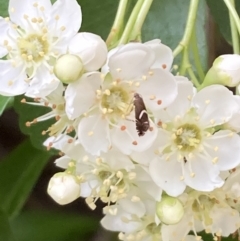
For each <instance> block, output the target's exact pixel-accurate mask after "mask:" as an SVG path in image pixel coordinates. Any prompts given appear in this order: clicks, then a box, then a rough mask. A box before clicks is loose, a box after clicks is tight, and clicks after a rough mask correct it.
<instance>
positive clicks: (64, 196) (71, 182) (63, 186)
mask: <svg viewBox="0 0 240 241" xmlns="http://www.w3.org/2000/svg"><path fill="white" fill-rule="evenodd" d="M47 191H48V194H49V195H50V196H51V197H52V198H53V199H54V201H56V202H57V203H59V204H61V205H65V204H68V203H71V202H73V201H74V200H76V199H77V198H78V197H79V196H80V185H79V183H78V182H77V178H76V177H75V176H73V175H71V174H67V173H65V172H59V173H56V174H55V175H54V176H53V177H52V178H51V179H50V181H49V184H48V190H47Z"/></svg>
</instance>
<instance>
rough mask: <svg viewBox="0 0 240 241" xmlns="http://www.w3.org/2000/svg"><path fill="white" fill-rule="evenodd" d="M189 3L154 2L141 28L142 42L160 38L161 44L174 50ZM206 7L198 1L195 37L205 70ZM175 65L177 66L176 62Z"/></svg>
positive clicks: (182, 0) (183, 27)
mask: <svg viewBox="0 0 240 241" xmlns="http://www.w3.org/2000/svg"><path fill="white" fill-rule="evenodd" d="M188 9H189V1H186V0H175V1H169V0H155V1H153V4H152V6H151V9H150V11H149V14H148V16H147V19H146V21H145V24H144V27H143V41H147V40H151V39H154V38H160V39H161V40H162V43H164V44H166V45H168V46H169V47H170V48H172V49H174V48H176V46H177V45H178V43H179V42H180V41H181V39H182V37H183V34H184V30H185V25H186V21H187V15H188ZM205 23H206V5H205V2H204V1H199V7H198V14H197V21H196V28H195V29H196V35H197V39H198V49H199V50H200V58H201V62H202V65H203V66H204V68H206V63H207V41H206V34H205ZM176 64H179V62H177V63H176Z"/></svg>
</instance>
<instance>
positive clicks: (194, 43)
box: [191, 29, 205, 81]
mask: <svg viewBox="0 0 240 241" xmlns="http://www.w3.org/2000/svg"><path fill="white" fill-rule="evenodd" d="M191 43H192V52H193V57H194V61H195V66H196V70H197V73H198V76H199V78H200V80H202V81H203V79H204V77H205V74H204V71H203V68H202V64H201V60H200V55H199V51H198V46H197V37H196V30H195V29H193V34H192V41H191Z"/></svg>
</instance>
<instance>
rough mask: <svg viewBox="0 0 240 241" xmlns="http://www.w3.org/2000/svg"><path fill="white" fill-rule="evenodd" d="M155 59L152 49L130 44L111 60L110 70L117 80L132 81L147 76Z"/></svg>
mask: <svg viewBox="0 0 240 241" xmlns="http://www.w3.org/2000/svg"><path fill="white" fill-rule="evenodd" d="M154 59H155V56H154V53H153V51H152V49H151V48H150V47H148V46H146V45H144V44H140V43H129V44H126V45H124V46H122V47H119V48H118V51H117V52H116V53H114V54H113V55H112V56H111V57H110V58H109V63H108V65H109V68H110V72H111V74H112V76H114V77H115V78H116V79H124V80H131V79H134V78H137V77H141V76H142V75H143V74H145V73H146V72H147V71H148V70H149V68H150V67H151V65H152V64H153V62H154Z"/></svg>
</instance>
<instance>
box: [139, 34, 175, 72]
mask: <svg viewBox="0 0 240 241" xmlns="http://www.w3.org/2000/svg"><path fill="white" fill-rule="evenodd" d="M144 44H146V45H147V46H149V47H151V49H152V50H153V51H154V53H155V55H156V59H155V62H154V64H153V65H152V67H151V68H153V69H155V68H163V69H165V70H170V69H171V66H172V63H173V52H172V50H171V49H170V48H169V47H168V46H167V45H164V44H162V43H161V41H160V39H154V40H151V41H148V42H146V43H144Z"/></svg>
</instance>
